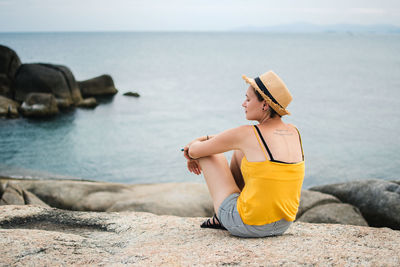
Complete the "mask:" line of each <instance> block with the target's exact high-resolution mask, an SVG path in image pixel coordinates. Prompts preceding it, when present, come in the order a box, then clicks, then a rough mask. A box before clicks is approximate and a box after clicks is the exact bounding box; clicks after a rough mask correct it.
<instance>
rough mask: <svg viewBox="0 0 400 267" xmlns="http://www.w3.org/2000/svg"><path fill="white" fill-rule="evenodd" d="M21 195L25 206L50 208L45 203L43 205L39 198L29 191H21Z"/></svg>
mask: <svg viewBox="0 0 400 267" xmlns="http://www.w3.org/2000/svg"><path fill="white" fill-rule="evenodd" d="M22 194H23V197H24V201H25V204H26V205H37V206H43V207H50V206H49V205H47V204H46V203H44V202H43V201H42V200H41V199H40V198H38V197H37V196H35V195H34V194H32V193H31V192H29V191H26V190H22Z"/></svg>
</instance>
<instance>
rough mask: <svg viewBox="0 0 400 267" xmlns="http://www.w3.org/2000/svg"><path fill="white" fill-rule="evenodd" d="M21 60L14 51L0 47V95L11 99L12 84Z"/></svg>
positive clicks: (12, 94)
mask: <svg viewBox="0 0 400 267" xmlns="http://www.w3.org/2000/svg"><path fill="white" fill-rule="evenodd" d="M19 66H21V60H20V59H19V57H18V55H17V53H15V51H14V50H12V49H10V48H8V47H6V46H3V45H0V95H3V96H6V97H8V98H13V96H14V93H13V90H12V89H13V88H12V84H13V81H14V76H15V73H16V72H17V69H18V68H19Z"/></svg>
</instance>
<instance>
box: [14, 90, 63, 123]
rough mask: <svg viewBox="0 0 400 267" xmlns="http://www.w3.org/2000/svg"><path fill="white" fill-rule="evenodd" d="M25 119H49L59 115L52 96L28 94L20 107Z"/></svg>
mask: <svg viewBox="0 0 400 267" xmlns="http://www.w3.org/2000/svg"><path fill="white" fill-rule="evenodd" d="M20 111H21V113H22V115H24V116H25V117H49V116H54V115H56V114H58V113H59V110H58V106H57V101H56V98H55V97H54V95H52V94H45V93H30V94H29V95H28V96H27V97H26V100H25V101H24V102H23V103H22V105H21V107H20Z"/></svg>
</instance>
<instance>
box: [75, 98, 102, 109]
mask: <svg viewBox="0 0 400 267" xmlns="http://www.w3.org/2000/svg"><path fill="white" fill-rule="evenodd" d="M97 105H98V103H97V101H96V98H94V97H89V98H85V99H83V100H82V101H81V102H79V104H78V105H77V106H78V107H80V108H95V107H97Z"/></svg>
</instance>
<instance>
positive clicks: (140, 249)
mask: <svg viewBox="0 0 400 267" xmlns="http://www.w3.org/2000/svg"><path fill="white" fill-rule="evenodd" d="M399 184H400V182H399V181H393V182H390V181H384V180H366V181H354V182H349V183H345V184H336V185H326V186H319V187H314V188H310V190H303V191H302V196H301V204H300V208H299V213H298V218H297V220H296V222H295V223H294V224H293V226H292V227H291V228H290V229H289V231H288V232H287V233H285V234H284V235H283V236H278V237H272V238H261V239H241V238H236V237H233V236H231V235H229V234H228V233H227V232H226V231H220V230H211V229H206V230H205V229H201V228H200V227H199V224H200V223H201V222H202V220H204V218H205V217H208V216H210V215H211V214H212V212H213V211H212V203H211V199H210V197H209V195H208V191H207V187H206V185H205V184H200V183H165V184H140V185H125V184H116V183H104V182H90V181H75V180H19V179H10V178H7V177H0V196H1V197H0V199H1V200H0V204H1V206H0V243H1V246H0V247H1V249H0V250H1V252H2V255H4V256H3V257H2V258H1V259H0V265H7V266H8V265H18V266H22V265H26V264H28V265H32V264H40V265H45V266H46V265H167V266H169V265H174V266H176V265H178V266H180V265H183V266H188V265H191V266H192V265H241V266H248V265H250V266H259V265H326V264H329V265H366V266H374V265H385V266H398V265H400V255H399V254H398V251H400V231H397V230H399V228H398V227H399V225H400V212H399V211H398V209H399V208H400V185H399ZM318 191H320V192H318ZM323 192H330V193H329V194H327V193H323ZM361 198H363V199H364V202H361V200H360V199H361ZM345 200H346V201H345ZM359 202H361V204H360V203H359ZM363 203H364V204H363ZM390 205H392V206H390ZM366 207H369V209H368V208H366ZM382 224H387V225H382ZM368 225H370V226H376V227H378V226H379V227H380V228H376V227H368ZM389 227H391V228H392V229H390V228H389ZM394 229H397V230H394Z"/></svg>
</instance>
